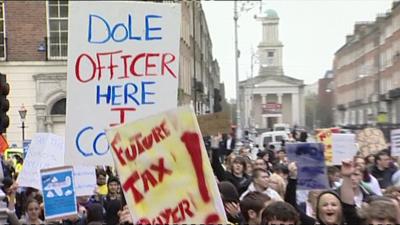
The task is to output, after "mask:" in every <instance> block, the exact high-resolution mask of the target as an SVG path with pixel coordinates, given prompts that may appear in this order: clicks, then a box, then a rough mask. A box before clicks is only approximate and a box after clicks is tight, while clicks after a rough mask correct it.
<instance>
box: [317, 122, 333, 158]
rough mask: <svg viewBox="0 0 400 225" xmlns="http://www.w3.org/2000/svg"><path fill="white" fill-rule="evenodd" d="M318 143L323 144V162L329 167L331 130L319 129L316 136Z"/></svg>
mask: <svg viewBox="0 0 400 225" xmlns="http://www.w3.org/2000/svg"><path fill="white" fill-rule="evenodd" d="M316 139H317V141H318V142H321V143H323V144H324V151H325V153H324V155H325V162H326V163H327V164H328V165H329V164H331V163H332V131H331V129H329V128H327V129H319V130H318V133H317V134H316Z"/></svg>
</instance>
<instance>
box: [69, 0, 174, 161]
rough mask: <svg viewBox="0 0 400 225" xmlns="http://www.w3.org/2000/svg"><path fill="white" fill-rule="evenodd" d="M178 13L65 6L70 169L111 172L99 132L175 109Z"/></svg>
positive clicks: (151, 7) (138, 6)
mask: <svg viewBox="0 0 400 225" xmlns="http://www.w3.org/2000/svg"><path fill="white" fill-rule="evenodd" d="M180 19H181V7H180V4H176V3H162V4H160V3H150V2H137V1H136V2H135V1H126V2H123V1H116V2H114V1H109V2H107V1H100V2H98V1H70V2H69V18H68V22H69V27H68V29H69V31H68V72H67V74H68V76H67V90H68V91H67V106H68V107H67V115H66V117H67V118H66V121H67V123H66V152H65V163H66V164H68V165H113V161H112V157H111V153H110V151H109V146H108V143H107V139H106V135H105V132H104V129H105V128H109V127H112V126H115V125H119V124H123V123H125V122H126V121H134V120H136V119H139V118H144V117H147V116H149V115H152V114H156V113H158V112H161V111H165V110H167V109H173V108H175V107H176V106H177V92H178V91H177V90H178V73H179V44H180Z"/></svg>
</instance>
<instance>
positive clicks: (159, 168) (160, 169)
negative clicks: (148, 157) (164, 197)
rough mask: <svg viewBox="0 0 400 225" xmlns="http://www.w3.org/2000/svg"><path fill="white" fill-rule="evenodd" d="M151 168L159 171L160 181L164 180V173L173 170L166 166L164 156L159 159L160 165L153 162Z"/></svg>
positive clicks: (170, 172) (169, 173)
mask: <svg viewBox="0 0 400 225" xmlns="http://www.w3.org/2000/svg"><path fill="white" fill-rule="evenodd" d="M150 169H151V170H153V171H156V172H157V173H158V181H159V182H162V181H163V180H164V174H168V175H171V174H172V171H171V170H168V169H167V168H165V166H164V159H163V158H160V159H158V166H157V165H154V164H151V166H150Z"/></svg>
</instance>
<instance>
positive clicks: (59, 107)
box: [50, 98, 66, 115]
mask: <svg viewBox="0 0 400 225" xmlns="http://www.w3.org/2000/svg"><path fill="white" fill-rule="evenodd" d="M65 109H66V99H65V98H63V99H60V100H58V101H57V102H56V103H54V105H53V108H51V112H50V114H51V115H65Z"/></svg>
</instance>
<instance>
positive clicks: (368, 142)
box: [356, 128, 388, 157]
mask: <svg viewBox="0 0 400 225" xmlns="http://www.w3.org/2000/svg"><path fill="white" fill-rule="evenodd" d="M356 141H357V144H358V147H359V151H360V153H361V155H362V156H364V157H366V156H368V155H371V154H376V153H378V152H379V151H380V150H383V149H386V148H387V147H388V145H387V144H386V141H385V136H384V135H383V133H382V131H381V130H380V129H377V128H365V129H364V130H361V131H359V132H358V133H357V134H356Z"/></svg>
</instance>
